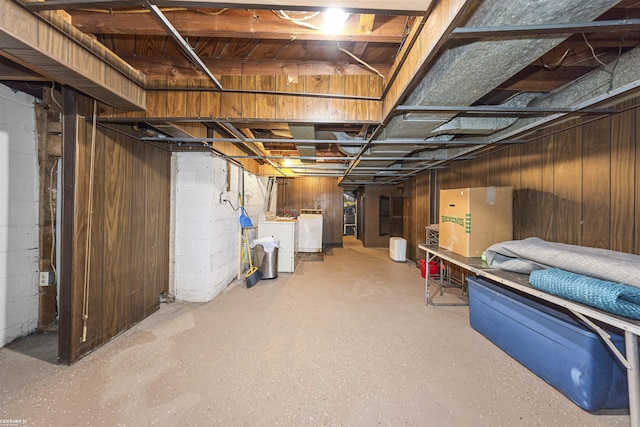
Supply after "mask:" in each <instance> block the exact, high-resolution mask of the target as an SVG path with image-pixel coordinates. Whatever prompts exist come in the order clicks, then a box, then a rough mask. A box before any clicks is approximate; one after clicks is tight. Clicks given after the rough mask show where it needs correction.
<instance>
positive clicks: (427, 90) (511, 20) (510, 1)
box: [355, 0, 618, 169]
mask: <svg viewBox="0 0 640 427" xmlns="http://www.w3.org/2000/svg"><path fill="white" fill-rule="evenodd" d="M616 3H618V2H617V1H615V0H593V1H590V2H586V3H585V2H582V1H580V0H486V1H482V2H480V4H479V5H478V7H477V8H476V9H475V10H474V11H473V12H472V14H471V16H470V17H469V19H468V21H467V22H466V23H465V27H495V28H500V27H512V26H516V25H518V26H521V25H542V24H557V23H572V22H590V21H593V20H594V19H596V18H597V17H598V16H600V15H602V14H603V13H604V12H606V11H607V10H608V9H610V8H611V7H613V6H615V4H616ZM427 30H428V25H425V29H423V31H427ZM565 38H566V37H564V36H563V37H551V36H550V37H544V38H527V37H520V38H513V39H502V38H485V39H481V40H453V41H449V42H448V44H447V45H446V46H447V47H446V48H445V49H444V50H443V51H442V53H441V54H440V55H439V56H438V57H437V59H436V60H435V61H434V62H433V64H432V65H431V67H430V68H429V69H428V70H427V71H426V73H425V74H424V76H423V77H422V78H421V79H420V82H419V83H418V84H417V86H416V89H415V90H414V91H413V92H412V94H411V95H410V96H408V97H407V99H406V100H405V102H404V103H403V105H407V106H470V105H473V104H474V103H476V102H477V101H478V100H479V99H481V98H482V97H483V96H485V95H486V94H488V93H489V92H491V91H493V90H494V89H495V88H497V87H498V86H499V85H500V84H502V83H503V82H504V81H506V80H507V79H508V78H510V77H511V76H513V75H515V74H517V73H518V72H519V71H520V70H522V69H523V68H525V67H526V66H528V65H530V64H531V63H532V62H534V61H536V60H537V59H538V58H540V57H541V56H542V55H543V54H545V53H546V52H548V51H549V50H551V49H552V48H554V47H555V46H557V45H558V44H559V43H561V42H562V41H563V40H564V39H565ZM539 96H540V94H535V93H531V94H529V93H525V94H520V95H519V96H517V97H515V98H514V99H511V100H509V101H507V103H506V104H508V105H512V106H527V105H529V104H530V103H531V101H532V100H534V99H536V98H537V97H539ZM506 104H505V105H506ZM514 121H515V119H514V118H513V117H512V118H495V117H493V118H484V117H478V118H473V117H456V113H437V114H428V113H408V114H404V115H397V116H395V117H393V118H392V119H391V120H390V122H389V123H388V124H387V126H386V128H385V129H384V131H383V132H382V133H381V134H380V136H379V137H378V138H377V139H376V141H374V142H373V143H372V144H371V146H370V149H369V150H368V151H367V152H365V153H362V156H361V158H360V162H359V163H358V166H367V167H372V166H376V167H379V168H380V169H384V168H387V167H389V166H390V165H391V164H393V163H395V161H393V160H388V158H389V157H391V156H393V157H394V158H399V157H404V156H409V155H412V154H414V153H416V152H417V151H420V154H419V157H421V158H425V159H428V158H436V157H437V158H443V157H444V158H447V157H455V156H456V155H459V153H460V148H459V147H456V146H455V145H453V144H452V145H451V148H449V147H447V146H446V141H447V140H451V139H452V138H453V137H454V136H456V135H484V136H486V135H490V134H492V133H494V132H496V131H498V130H500V129H504V128H505V127H507V126H510V125H511V124H512V123H513V122H514ZM433 137H438V138H437V139H438V142H443V143H444V144H445V145H444V148H443V145H442V144H440V145H438V146H436V147H434V150H437V151H434V152H431V153H429V152H428V150H429V149H428V148H426V149H425V148H424V147H425V146H423V148H422V149H420V150H417V144H424V142H425V141H426V140H429V139H430V138H433ZM384 141H390V143H389V144H385V143H384ZM405 141H406V142H405ZM391 142H393V143H391ZM426 147H428V146H426ZM467 151H468V150H467ZM379 157H385V158H387V160H381V159H378V160H377V159H376V158H379ZM412 166H415V163H413V164H412ZM355 169H357V166H356V168H355Z"/></svg>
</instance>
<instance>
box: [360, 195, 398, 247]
mask: <svg viewBox="0 0 640 427" xmlns="http://www.w3.org/2000/svg"><path fill="white" fill-rule="evenodd" d="M364 191H365V197H364V223H365V224H366V229H365V230H364V234H363V236H362V244H363V245H364V246H365V247H385V246H387V247H388V245H389V237H391V236H389V235H384V236H380V232H379V231H380V196H388V197H391V196H397V195H400V194H398V191H397V189H396V187H392V186H383V185H381V186H376V185H370V186H366V187H365V190H364Z"/></svg>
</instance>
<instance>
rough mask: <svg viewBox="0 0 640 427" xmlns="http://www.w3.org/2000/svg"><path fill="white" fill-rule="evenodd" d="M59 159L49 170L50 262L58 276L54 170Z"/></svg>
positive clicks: (54, 274)
mask: <svg viewBox="0 0 640 427" xmlns="http://www.w3.org/2000/svg"><path fill="white" fill-rule="evenodd" d="M57 166H58V161H57V160H56V161H54V162H53V166H51V170H50V171H49V212H51V258H50V259H49V263H50V264H51V269H52V271H53V277H55V278H56V281H57V278H58V270H57V269H56V215H55V212H54V210H53V195H54V193H55V194H56V198H57V196H58V193H57V190H56V189H55V188H53V171H55V170H57Z"/></svg>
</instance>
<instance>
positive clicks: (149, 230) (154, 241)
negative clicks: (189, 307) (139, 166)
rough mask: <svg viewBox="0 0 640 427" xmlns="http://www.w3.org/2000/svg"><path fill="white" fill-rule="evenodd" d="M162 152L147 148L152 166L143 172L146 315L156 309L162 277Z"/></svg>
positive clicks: (148, 160) (149, 162)
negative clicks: (160, 163) (159, 163)
mask: <svg viewBox="0 0 640 427" xmlns="http://www.w3.org/2000/svg"><path fill="white" fill-rule="evenodd" d="M161 154H162V153H160V152H159V150H149V149H147V162H148V164H150V165H152V167H150V168H147V170H146V174H145V182H144V184H145V198H144V205H145V206H144V216H145V219H146V220H145V221H144V241H145V242H146V244H147V245H146V251H147V258H146V260H145V263H144V269H143V272H144V279H145V282H146V283H147V286H145V288H144V303H143V304H144V308H143V310H144V315H145V316H148V315H149V314H151V313H153V312H154V311H156V309H157V305H158V300H159V298H158V295H159V292H158V287H157V284H159V283H160V281H161V279H162V277H161V274H160V269H161V266H160V264H159V263H160V262H161V259H160V256H159V254H160V251H161V247H162V240H161V239H160V236H159V234H160V229H161V227H162V222H161V218H160V213H161V205H162V198H161V197H160V196H161V192H160V189H159V188H158V187H159V186H158V183H159V182H160V181H161V172H162V169H161V168H160V167H159V165H158V162H159V160H160V159H159V157H160V156H161Z"/></svg>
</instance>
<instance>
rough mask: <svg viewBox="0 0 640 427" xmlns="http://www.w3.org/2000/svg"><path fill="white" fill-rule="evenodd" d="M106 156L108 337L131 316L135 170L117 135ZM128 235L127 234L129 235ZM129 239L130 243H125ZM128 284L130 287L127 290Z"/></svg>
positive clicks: (105, 318) (106, 327)
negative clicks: (131, 188) (132, 179)
mask: <svg viewBox="0 0 640 427" xmlns="http://www.w3.org/2000/svg"><path fill="white" fill-rule="evenodd" d="M109 145H110V146H109V149H108V150H107V156H106V167H105V173H106V177H105V178H106V181H105V197H106V199H107V200H109V203H108V204H107V205H106V207H105V221H106V222H105V236H104V240H105V260H108V263H109V265H108V268H106V270H105V300H106V301H107V302H110V303H111V304H109V303H107V304H108V305H106V306H105V313H104V320H105V330H106V332H107V334H108V336H114V335H115V334H117V333H118V332H119V331H121V330H122V329H123V328H124V319H127V318H128V307H126V309H125V307H124V299H125V298H126V296H127V295H126V294H127V293H128V292H127V291H128V284H129V282H128V280H129V277H128V275H129V273H130V260H129V251H128V250H127V246H126V245H128V244H129V242H128V236H129V234H128V233H125V232H124V230H126V231H130V228H131V227H130V221H131V215H130V214H131V198H130V191H129V190H128V189H127V188H126V187H127V186H126V185H124V184H125V183H127V184H128V180H129V179H130V176H131V171H130V169H129V168H128V165H127V161H128V160H127V158H126V156H127V153H126V151H125V149H124V147H122V146H121V144H120V143H119V141H118V140H117V137H114V141H113V142H111V143H110V144H109ZM125 236H126V237H125ZM125 242H126V245H125ZM125 286H126V290H125V289H123V288H124V287H125Z"/></svg>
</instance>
